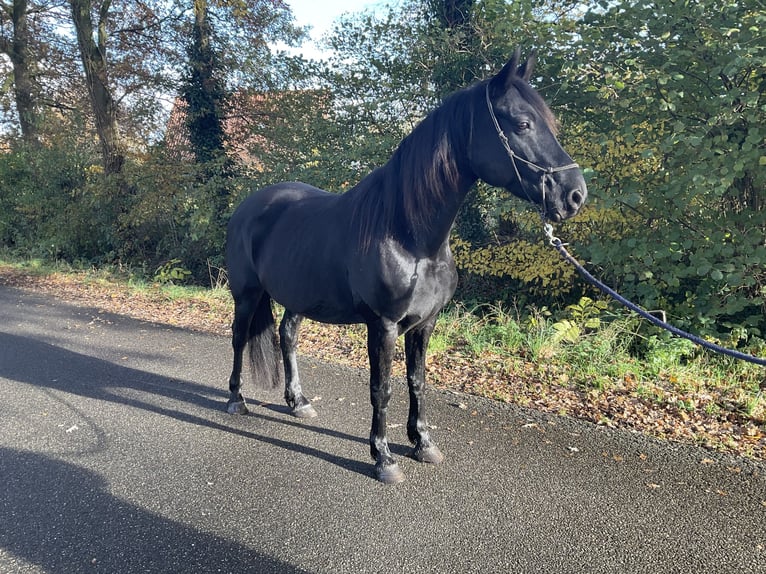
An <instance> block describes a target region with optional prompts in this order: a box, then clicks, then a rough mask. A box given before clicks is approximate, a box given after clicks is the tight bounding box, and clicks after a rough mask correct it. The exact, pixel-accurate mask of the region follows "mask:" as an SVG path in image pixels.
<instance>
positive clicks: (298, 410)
mask: <svg viewBox="0 0 766 574" xmlns="http://www.w3.org/2000/svg"><path fill="white" fill-rule="evenodd" d="M302 320H303V317H302V316H301V315H296V314H295V313H292V312H291V311H287V310H286V311H285V314H284V315H283V316H282V322H281V323H280V324H279V345H280V347H281V349H282V359H283V361H284V365H285V402H286V403H287V406H288V407H290V414H292V415H293V416H295V417H298V418H300V419H307V418H312V417H315V416H317V412H316V411H315V410H314V407H312V406H311V402H310V401H309V400H308V399H307V398H306V397H304V396H303V390H302V389H301V383H300V377H298V358H297V353H296V349H297V346H298V329H299V328H300V326H301V321H302Z"/></svg>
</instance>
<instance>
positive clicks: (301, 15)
mask: <svg viewBox="0 0 766 574" xmlns="http://www.w3.org/2000/svg"><path fill="white" fill-rule="evenodd" d="M285 3H286V4H287V5H288V6H290V8H291V9H292V11H293V15H294V16H295V19H296V21H297V23H298V24H299V25H302V26H306V25H310V26H311V27H312V29H311V38H312V40H313V41H316V40H319V39H320V38H321V37H322V35H323V34H324V33H325V32H327V31H329V30H330V29H331V28H332V24H333V22H334V21H335V20H336V19H337V18H339V17H340V16H342V15H343V14H347V13H353V12H362V11H364V10H366V9H368V8H373V7H375V6H376V5H381V6H382V5H384V2H383V1H382V0H285ZM299 51H300V52H303V53H304V54H305V55H312V56H313V55H315V54H317V53H318V52H319V50H318V49H317V48H316V46H312V45H306V46H304V49H303V50H299Z"/></svg>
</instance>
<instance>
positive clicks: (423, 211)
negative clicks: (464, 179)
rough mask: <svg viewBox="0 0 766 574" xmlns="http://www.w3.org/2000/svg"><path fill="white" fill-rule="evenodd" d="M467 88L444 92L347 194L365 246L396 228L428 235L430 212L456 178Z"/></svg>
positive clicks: (467, 107) (410, 236) (467, 108)
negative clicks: (385, 159)
mask: <svg viewBox="0 0 766 574" xmlns="http://www.w3.org/2000/svg"><path fill="white" fill-rule="evenodd" d="M472 94H473V92H472V91H471V88H467V89H465V90H461V91H458V92H455V93H454V94H452V95H451V96H448V97H447V98H446V99H445V100H444V102H443V103H442V105H441V106H439V107H438V108H436V109H435V110H433V111H432V112H431V113H430V114H428V115H427V116H426V117H425V118H424V119H423V120H422V121H421V122H420V123H419V124H418V125H417V126H416V127H415V129H414V130H413V131H412V132H411V133H410V134H409V135H408V136H406V137H405V138H404V139H403V140H402V142H401V143H400V144H399V146H398V147H397V148H396V151H394V154H393V155H392V156H391V159H389V160H388V162H387V163H386V164H385V165H384V166H382V167H380V168H378V169H376V170H375V171H373V172H372V173H370V174H369V175H368V176H367V177H365V178H364V179H363V180H362V181H360V182H359V183H358V184H357V185H356V186H355V187H354V188H352V189H351V190H349V191H348V192H346V193H347V195H349V196H350V199H352V201H354V210H353V219H354V222H355V227H358V229H359V242H360V246H361V247H362V248H363V249H366V248H368V247H369V245H370V243H371V241H372V240H373V239H374V238H381V239H382V238H383V237H386V236H387V235H392V234H394V233H396V234H398V235H399V236H404V237H403V238H406V239H410V240H416V239H417V238H418V237H419V236H422V235H427V233H428V231H429V229H430V221H431V216H432V214H434V213H435V212H436V211H437V210H438V208H439V205H440V204H442V203H443V202H444V200H445V194H446V192H447V191H448V190H450V189H454V188H455V187H456V186H457V184H458V179H459V177H460V171H459V167H460V166H459V165H458V160H459V159H460V158H461V157H462V156H463V155H464V153H461V150H462V149H464V146H465V145H466V142H467V140H468V137H467V130H468V129H470V124H471V121H470V113H471V107H472V106H471V104H470V102H469V101H468V100H469V99H470V98H471V96H472Z"/></svg>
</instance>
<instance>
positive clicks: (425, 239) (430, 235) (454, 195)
mask: <svg viewBox="0 0 766 574" xmlns="http://www.w3.org/2000/svg"><path fill="white" fill-rule="evenodd" d="M475 181H476V180H475V178H472V177H470V176H461V177H460V179H459V180H458V182H457V185H456V186H454V187H453V188H450V189H448V190H445V195H444V202H443V203H442V204H440V205H439V207H438V209H437V210H435V211H434V212H433V213H431V214H429V219H430V221H431V225H430V227H429V229H428V231H427V233H425V234H422V235H420V236H416V239H415V245H416V248H417V249H418V251H421V252H423V253H426V254H434V253H439V252H441V251H442V247H443V245H444V244H445V243H446V242H448V241H449V237H450V232H451V230H452V226H453V225H454V223H455V219H456V217H457V213H458V211H459V210H460V206H461V205H462V204H463V201H464V200H465V197H466V195H467V194H468V192H469V191H470V189H471V187H472V186H473V184H474V183H475Z"/></svg>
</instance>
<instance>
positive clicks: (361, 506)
mask: <svg viewBox="0 0 766 574" xmlns="http://www.w3.org/2000/svg"><path fill="white" fill-rule="evenodd" d="M229 360H230V350H229V341H228V340H227V339H226V338H222V337H214V336H207V335H201V334H197V333H192V332H188V331H183V330H179V329H173V328H168V327H165V326H158V325H154V324H150V323H145V322H139V321H135V320H131V319H127V318H124V317H119V316H115V315H109V314H105V313H100V312H98V311H96V310H93V309H89V308H82V307H76V306H73V305H70V304H66V303H62V302H58V301H54V300H51V299H49V298H43V297H40V296H36V295H31V294H28V293H23V292H21V291H18V290H13V289H9V288H0V574H10V573H31V572H48V573H62V574H72V573H79V572H88V573H89V572H101V573H120V574H122V573H125V574H132V573H138V572H149V573H160V572H162V573H165V572H167V573H208V572H210V573H212V572H237V573H245V572H275V573H277V572H278V573H291V572H312V573H349V574H364V573H388V572H391V573H394V572H395V573H420V572H433V573H440V574H451V573H455V574H458V573H461V574H462V573H470V572H487V573H490V572H518V573H536V572H540V573H547V574H550V573H579V572H588V573H596V572H605V573H632V572H646V573H662V572H668V573H671V572H672V573H685V572H689V573H695V574H700V573H705V572H710V573H716V574H719V573H755V572H764V573H766V465H762V464H755V463H752V462H747V461H744V460H741V459H735V458H726V457H720V456H716V455H713V454H711V453H710V452H707V451H705V450H702V449H698V448H694V447H680V446H673V445H668V444H664V443H661V442H658V441H653V440H650V439H646V438H642V437H639V436H636V435H633V434H631V433H626V432H616V431H609V430H606V429H602V428H599V427H597V426H595V425H590V424H586V423H581V422H577V421H573V420H569V419H566V418H558V417H552V416H544V415H540V414H537V413H535V412H534V411H528V410H524V409H520V408H509V407H503V406H500V405H497V404H495V403H493V402H490V401H484V400H479V399H475V398H470V397H465V396H462V395H454V394H450V393H440V392H435V391H434V392H431V394H430V399H431V402H430V403H429V407H430V422H431V423H432V424H433V425H434V427H435V428H434V430H433V435H434V436H435V438H436V440H437V442H438V444H439V445H440V447H441V449H442V451H443V452H444V453H445V455H446V457H447V458H446V460H445V462H444V463H443V464H442V465H440V466H429V465H423V464H420V463H417V462H415V461H414V460H411V459H408V458H406V457H405V455H406V453H407V450H408V445H407V441H406V436H405V429H404V426H403V423H404V422H405V413H406V389H405V387H404V386H403V385H402V384H401V383H397V384H396V386H395V391H394V392H395V394H394V400H393V401H392V403H393V406H392V410H393V413H392V415H391V416H390V417H389V422H390V423H398V424H393V425H392V428H391V429H390V432H389V437H390V442H391V443H392V449H393V451H394V453H395V454H397V455H399V456H400V457H401V458H400V465H401V467H402V469H403V471H404V472H405V474H406V477H407V480H406V481H405V482H404V483H402V484H400V485H396V486H389V487H386V486H383V485H381V484H379V483H377V482H376V481H375V480H374V479H373V478H372V470H373V468H372V461H371V460H370V459H369V458H368V457H369V453H368V446H367V441H366V436H367V435H368V433H369V419H370V407H369V405H368V389H367V380H366V378H367V377H366V373H365V372H364V371H360V370H353V369H347V368H341V367H338V366H333V365H330V364H325V363H322V362H320V361H317V360H311V359H307V358H303V359H302V368H303V382H304V388H305V389H306V390H307V396H309V397H315V405H316V408H317V411H318V412H319V417H318V418H316V419H312V420H309V421H300V420H297V419H294V418H291V417H290V416H289V415H288V414H287V413H286V412H285V409H283V408H282V406H281V400H280V394H281V393H279V392H275V393H273V394H269V395H260V396H258V395H255V396H254V390H253V388H252V385H250V384H246V385H245V392H246V394H247V396H249V397H250V399H251V400H250V404H251V411H252V412H251V414H250V415H247V416H240V417H237V416H231V415H227V414H226V413H225V412H224V408H225V401H226V394H227V393H226V391H225V386H226V378H227V375H228V370H229Z"/></svg>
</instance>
